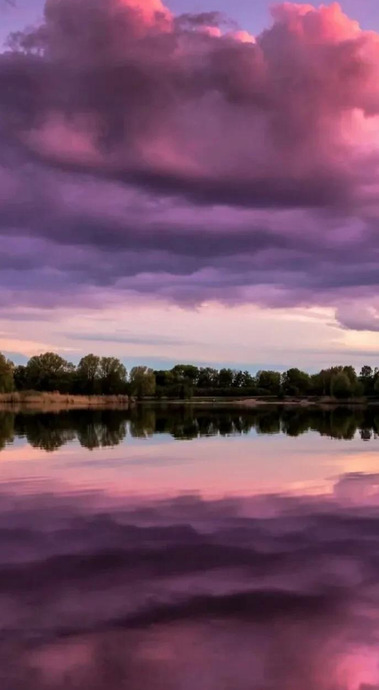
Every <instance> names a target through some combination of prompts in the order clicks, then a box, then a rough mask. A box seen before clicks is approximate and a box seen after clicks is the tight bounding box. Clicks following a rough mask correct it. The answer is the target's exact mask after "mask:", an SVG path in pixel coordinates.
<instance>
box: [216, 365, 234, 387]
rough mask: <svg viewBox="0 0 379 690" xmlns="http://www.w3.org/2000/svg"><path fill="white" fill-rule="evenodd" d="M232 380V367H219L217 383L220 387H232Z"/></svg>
mask: <svg viewBox="0 0 379 690" xmlns="http://www.w3.org/2000/svg"><path fill="white" fill-rule="evenodd" d="M233 381H234V371H233V369H221V370H220V372H219V375H218V385H219V387H220V388H232V387H233Z"/></svg>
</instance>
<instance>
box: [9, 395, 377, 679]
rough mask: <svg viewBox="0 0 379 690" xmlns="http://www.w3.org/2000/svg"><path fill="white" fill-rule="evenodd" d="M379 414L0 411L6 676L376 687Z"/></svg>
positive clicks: (178, 409)
mask: <svg viewBox="0 0 379 690" xmlns="http://www.w3.org/2000/svg"><path fill="white" fill-rule="evenodd" d="M378 422H379V418H378V413H377V411H376V410H375V409H374V408H373V409H365V410H355V411H354V410H351V409H334V410H316V409H294V408H288V409H275V408H267V409H257V410H247V411H246V410H239V409H227V408H215V409H207V408H206V407H201V408H193V407H189V406H187V407H186V406H183V407H170V408H169V407H167V408H164V407H158V406H157V407H151V408H149V407H145V406H141V407H137V408H135V409H134V410H132V411H130V412H127V411H110V410H108V411H95V412H94V411H85V410H83V411H75V412H66V413H60V414H48V413H46V414H32V413H30V414H10V413H2V414H1V416H0V439H1V440H0V444H1V445H2V447H3V451H2V453H1V456H0V688H1V690H3V689H4V690H16V689H17V690H79V689H82V688H90V689H91V690H141V689H144V690H202V689H204V690H305V689H306V690H378V688H379V664H378V659H377V649H378V644H379V578H378V572H379V467H378V465H379V463H378V460H377V453H376V444H375V443H374V442H372V443H364V442H363V441H366V440H369V439H371V440H372V441H374V439H376V437H377V434H378V428H379V427H378ZM309 432H317V433H309ZM124 439H126V443H125V444H124V445H122V446H120V444H121V443H122V442H123V441H124ZM146 439H147V440H146ZM175 439H181V440H187V439H196V441H194V442H193V443H184V442H183V443H176V441H175ZM335 439H339V441H338V442H337V441H335ZM352 439H354V440H352ZM346 441H349V442H348V443H347V442H346ZM96 448H98V449H100V450H99V451H98V452H96V453H91V452H88V451H87V449H88V450H93V449H96ZM45 451H54V452H53V453H51V454H46V452H45ZM326 479H327V481H326ZM309 482H310V483H311V484H312V487H313V489H312V492H309V491H307V488H309V487H308V483H309ZM313 483H315V485H314V486H313ZM267 486H269V487H270V491H269V490H268V489H267ZM294 486H296V492H292V488H293V487H294ZM262 487H263V488H262ZM273 487H275V489H274V488H273ZM195 492H196V493H195ZM233 492H234V495H232V494H233ZM158 495H159V498H158ZM214 496H218V498H214ZM221 497H222V498H221Z"/></svg>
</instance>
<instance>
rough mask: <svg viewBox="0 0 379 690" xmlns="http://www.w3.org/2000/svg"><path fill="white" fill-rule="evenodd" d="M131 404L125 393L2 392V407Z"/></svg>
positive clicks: (56, 408) (56, 407)
mask: <svg viewBox="0 0 379 690" xmlns="http://www.w3.org/2000/svg"><path fill="white" fill-rule="evenodd" d="M128 406H129V398H128V396H123V395H66V394H63V393H40V392H38V391H22V392H14V393H0V408H2V409H10V408H12V409H13V408H18V407H27V408H28V409H36V410H54V411H59V410H73V409H83V408H89V407H94V408H104V407H107V408H108V407H109V408H115V409H117V408H125V407H128Z"/></svg>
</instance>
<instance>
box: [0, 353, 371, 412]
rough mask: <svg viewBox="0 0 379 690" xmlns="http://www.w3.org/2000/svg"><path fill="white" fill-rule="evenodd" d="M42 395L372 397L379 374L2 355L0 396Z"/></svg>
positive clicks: (333, 369) (336, 369) (349, 368)
mask: <svg viewBox="0 0 379 690" xmlns="http://www.w3.org/2000/svg"><path fill="white" fill-rule="evenodd" d="M32 390H33V391H44V392H55V391H56V392H59V393H63V394H74V395H75V394H78V395H128V396H135V397H136V398H139V399H142V398H158V399H162V398H172V399H179V400H187V399H190V398H192V397H193V396H200V397H201V396H203V397H213V398H217V397H223V396H229V397H234V396H238V397H242V396H272V397H278V398H282V397H288V396H289V397H291V396H292V397H304V396H332V397H334V398H337V399H338V398H340V399H346V398H351V397H361V396H366V397H374V396H378V395H379V369H378V368H375V369H373V368H372V367H371V366H367V365H366V366H363V367H362V369H361V371H360V373H359V374H358V373H357V372H356V370H355V369H354V367H352V366H335V367H330V368H329V369H322V370H321V371H320V372H318V373H317V374H308V373H307V372H305V371H301V370H300V369H298V368H295V367H293V368H290V369H288V371H285V372H284V373H280V372H278V371H271V370H262V371H258V373H257V374H256V375H255V376H253V375H252V374H251V373H250V372H248V371H239V370H237V369H228V368H223V369H214V368H212V367H196V366H194V365H192V364H178V365H177V366H175V367H173V368H172V369H170V370H160V371H154V370H153V369H151V368H149V367H146V366H137V367H133V368H132V369H131V371H130V372H127V370H126V368H125V366H124V365H123V364H122V362H121V361H120V360H119V359H117V358H116V357H98V356H97V355H93V354H88V355H86V356H85V357H82V359H81V360H80V362H79V363H78V364H77V365H74V364H72V363H71V362H68V361H67V360H65V359H64V358H63V357H62V356H61V355H59V354H56V353H54V352H45V353H44V354H41V355H37V356H34V357H31V358H30V359H29V361H28V363H27V364H26V365H15V364H14V363H13V362H11V361H10V360H8V359H6V358H5V356H4V355H2V354H0V392H1V393H7V392H12V391H32Z"/></svg>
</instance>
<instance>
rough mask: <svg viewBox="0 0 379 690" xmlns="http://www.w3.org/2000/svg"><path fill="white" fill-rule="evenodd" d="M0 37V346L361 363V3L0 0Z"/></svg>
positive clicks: (376, 181)
mask: <svg viewBox="0 0 379 690" xmlns="http://www.w3.org/2000/svg"><path fill="white" fill-rule="evenodd" d="M11 32H12V36H11V38H10V39H7V36H8V34H10V33H11ZM0 41H1V42H2V44H3V48H2V51H3V52H2V53H1V54H0V109H1V118H0V122H1V125H0V232H1V248H0V266H1V269H2V270H1V273H0V281H1V282H0V290H1V293H0V294H1V298H0V351H3V352H5V353H6V354H7V355H8V356H10V357H12V358H13V359H15V360H17V361H20V362H22V361H23V360H24V359H25V357H29V356H30V355H33V354H38V353H40V352H43V351H46V350H55V351H59V352H60V353H61V354H62V355H63V356H65V357H67V358H68V359H71V360H73V361H77V360H78V359H79V358H80V357H81V356H82V354H83V353H86V352H89V351H91V352H94V353H96V354H107V355H108V354H111V355H117V356H118V357H120V358H122V360H123V361H124V362H125V363H126V365H127V366H131V365H133V364H135V363H137V362H138V363H145V364H149V365H153V366H157V367H166V366H172V365H173V364H175V363H178V362H184V361H185V362H193V363H197V364H202V365H215V366H222V365H230V366H233V367H242V368H248V369H250V370H252V371H254V370H256V369H258V368H261V367H265V368H268V367H270V368H271V367H273V368H278V369H284V368H286V367H288V366H290V365H296V366H301V367H303V368H306V369H308V370H310V371H313V370H317V369H319V368H320V367H322V366H327V365H332V364H345V363H352V364H354V365H356V366H357V367H360V366H361V365H362V364H365V363H367V364H371V365H379V356H378V349H379V293H378V284H379V270H378V259H379V226H378V224H379V197H378V193H379V2H378V1H377V0H345V1H344V2H341V3H339V4H338V3H330V4H325V5H320V4H319V3H317V2H313V3H309V4H295V3H292V2H284V3H279V4H274V5H273V4H272V3H271V2H269V1H267V0H239V2H231V0H207V2H205V1H204V0H201V1H200V0H171V1H168V2H166V4H165V5H163V4H162V3H161V0H47V2H46V3H44V2H42V1H41V0H8V1H6V0H0Z"/></svg>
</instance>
